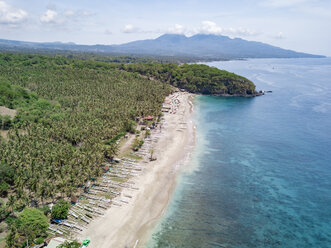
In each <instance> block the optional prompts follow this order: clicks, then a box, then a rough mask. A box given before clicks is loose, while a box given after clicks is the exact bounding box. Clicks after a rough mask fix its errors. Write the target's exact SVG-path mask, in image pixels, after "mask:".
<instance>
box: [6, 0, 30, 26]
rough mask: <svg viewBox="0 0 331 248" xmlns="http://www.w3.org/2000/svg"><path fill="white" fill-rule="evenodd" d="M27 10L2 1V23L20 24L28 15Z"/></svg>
mask: <svg viewBox="0 0 331 248" xmlns="http://www.w3.org/2000/svg"><path fill="white" fill-rule="evenodd" d="M27 15H28V14H27V12H26V11H24V10H22V9H17V8H15V7H13V6H11V5H9V4H7V3H6V2H4V1H0V24H18V23H21V22H22V21H24V20H25V19H26V17H27Z"/></svg>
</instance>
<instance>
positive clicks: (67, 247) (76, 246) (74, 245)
mask: <svg viewBox="0 0 331 248" xmlns="http://www.w3.org/2000/svg"><path fill="white" fill-rule="evenodd" d="M58 247H59V248H80V247H81V244H80V243H78V242H77V241H71V242H69V241H65V242H64V243H63V244H61V245H59V246H58Z"/></svg>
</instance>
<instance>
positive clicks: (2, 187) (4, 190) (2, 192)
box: [0, 182, 9, 197]
mask: <svg viewBox="0 0 331 248" xmlns="http://www.w3.org/2000/svg"><path fill="white" fill-rule="evenodd" d="M8 190H9V184H8V183H6V182H1V183H0V196H1V197H6V196H7V195H8Z"/></svg>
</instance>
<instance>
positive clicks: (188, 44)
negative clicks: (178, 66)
mask: <svg viewBox="0 0 331 248" xmlns="http://www.w3.org/2000/svg"><path fill="white" fill-rule="evenodd" d="M38 49H39V50H65V51H75V52H95V53H105V54H107V53H108V54H130V55H156V56H157V55H159V56H186V57H197V58H202V59H203V58H206V59H208V58H230V59H231V58H308V57H323V56H320V55H313V54H307V53H300V52H295V51H292V50H286V49H282V48H279V47H275V46H271V45H268V44H265V43H262V42H256V41H247V40H243V39H240V38H234V39H231V38H229V37H227V36H222V35H204V34H197V35H194V36H191V37H186V36H185V35H178V34H165V35H162V36H160V37H158V38H156V39H148V40H139V41H133V42H129V43H126V44H121V45H77V44H74V43H61V42H52V43H36V42H23V41H11V40H0V50H7V51H13V50H38Z"/></svg>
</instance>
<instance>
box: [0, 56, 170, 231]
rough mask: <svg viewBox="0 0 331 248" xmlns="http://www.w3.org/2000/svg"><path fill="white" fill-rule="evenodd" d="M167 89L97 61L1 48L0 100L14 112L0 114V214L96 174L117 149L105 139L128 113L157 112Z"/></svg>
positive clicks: (122, 127) (130, 119)
mask: <svg viewBox="0 0 331 248" xmlns="http://www.w3.org/2000/svg"><path fill="white" fill-rule="evenodd" d="M171 91H172V89H171V87H170V86H169V85H168V84H163V83H161V82H155V81H151V80H148V79H146V78H143V77H142V76H140V75H137V74H134V73H128V72H124V71H120V70H117V69H115V68H112V67H111V66H110V65H109V64H107V63H105V62H95V61H83V60H77V59H70V58H63V57H53V58H51V57H47V56H41V55H26V54H25V55H21V54H1V55H0V92H1V94H0V103H1V104H0V105H1V106H4V107H6V108H8V109H15V110H16V111H17V114H16V116H15V117H14V118H8V117H6V116H2V119H6V120H7V122H9V123H7V124H6V125H2V129H9V130H8V131H6V132H8V133H7V134H6V136H4V137H1V136H0V182H1V183H0V192H1V195H2V196H7V195H8V200H7V202H6V203H4V202H3V201H0V221H1V220H4V219H6V218H7V217H8V216H10V215H11V213H13V212H15V211H21V210H22V209H23V208H24V207H25V206H28V205H29V204H30V203H31V202H33V201H34V202H38V203H39V204H42V203H45V202H47V201H50V200H55V199H59V198H63V197H65V196H70V195H71V194H72V193H73V192H75V191H76V189H77V188H78V187H80V186H82V185H83V184H84V183H86V181H88V180H89V179H91V178H92V177H96V176H99V175H101V173H102V171H101V168H100V167H99V166H98V165H99V164H100V163H102V162H104V161H105V160H106V159H108V158H110V157H112V156H114V154H115V153H116V151H117V147H116V144H115V143H114V142H111V141H112V139H113V138H114V137H116V136H117V135H118V134H119V133H121V132H125V131H126V130H128V129H130V128H132V127H131V126H132V125H134V120H135V117H137V116H145V115H154V116H157V115H158V114H159V113H160V109H161V105H162V102H163V101H164V98H165V96H166V95H168V94H169V93H170V92H171ZM1 121H2V120H1ZM2 123H3V121H2ZM1 132H4V131H1ZM16 229H17V228H16ZM16 229H15V230H16ZM12 236H13V235H10V237H12Z"/></svg>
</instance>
